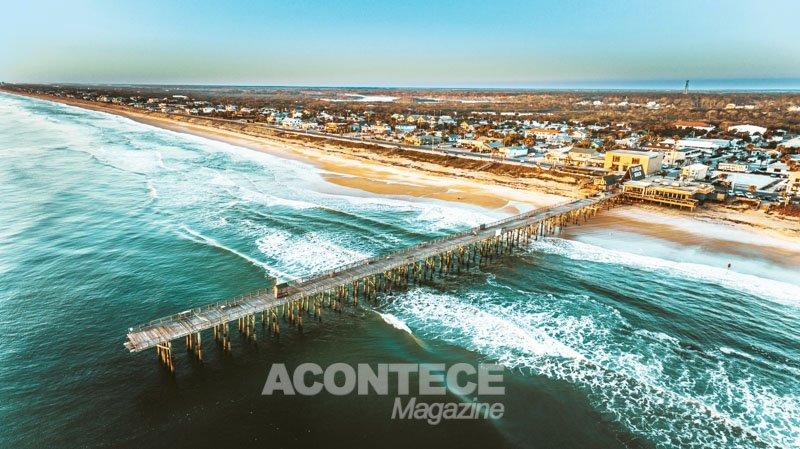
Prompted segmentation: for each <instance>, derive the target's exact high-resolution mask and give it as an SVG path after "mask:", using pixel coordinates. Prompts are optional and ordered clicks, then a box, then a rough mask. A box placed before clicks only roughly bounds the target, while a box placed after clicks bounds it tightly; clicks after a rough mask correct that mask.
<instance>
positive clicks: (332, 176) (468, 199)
mask: <svg viewBox="0 0 800 449" xmlns="http://www.w3.org/2000/svg"><path fill="white" fill-rule="evenodd" d="M0 92H6V93H8V94H11V95H17V96H21V97H30V98H36V99H39V100H44V101H52V102H56V103H61V104H66V105H69V106H73V107H79V108H83V109H88V110H93V111H99V112H105V113H109V114H113V115H117V116H121V117H125V118H128V119H130V120H133V121H136V122H138V123H142V124H145V125H150V126H155V127H158V128H162V129H166V130H170V131H174V132H178V133H184V134H190V135H194V136H198V137H202V138H206V139H211V140H215V141H219V142H224V143H228V144H231V145H235V146H239V147H244V148H247V149H251V150H254V151H261V152H265V153H268V154H272V155H275V156H278V157H282V158H288V159H293V160H299V161H302V162H305V163H309V164H312V165H314V166H315V167H318V168H320V169H322V170H323V171H324V173H323V177H324V179H325V180H326V181H327V182H330V183H332V184H334V185H337V186H340V187H346V188H353V189H357V190H361V191H364V192H367V193H371V194H376V195H388V196H406V197H414V198H420V199H426V198H427V199H435V200H441V201H448V202H456V203H463V204H468V205H471V206H477V207H480V208H483V209H485V210H487V211H491V212H495V213H498V212H499V213H503V214H507V215H513V214H516V213H519V212H522V211H525V210H530V209H534V208H537V207H542V206H547V205H550V204H554V203H558V202H560V201H563V200H566V199H569V198H580V197H583V196H584V194H583V193H582V192H581V191H580V189H579V188H578V186H576V185H570V184H567V183H563V182H556V181H550V180H542V179H535V178H514V177H509V176H501V175H496V174H490V173H486V172H478V173H470V172H468V171H467V170H464V169H458V168H452V167H446V166H443V165H438V164H435V163H429V162H420V161H413V160H410V159H405V160H403V159H402V158H393V157H391V156H386V155H383V154H379V153H375V152H370V150H368V149H361V148H352V147H347V146H343V145H336V144H335V143H333V142H332V141H331V142H318V141H313V142H307V141H304V140H301V139H298V138H290V137H282V136H278V135H276V131H273V130H271V129H268V128H265V127H260V126H256V127H255V129H256V130H257V132H258V134H253V133H250V132H244V131H242V130H236V129H230V127H223V126H214V125H219V124H218V123H216V122H213V121H210V120H208V119H205V118H202V117H198V118H197V119H196V120H195V119H194V118H187V117H183V116H169V115H166V114H162V113H151V112H142V111H134V110H130V109H129V108H123V107H120V106H116V105H111V104H97V103H94V102H89V101H85V100H78V99H71V98H62V97H51V96H47V95H36V94H27V93H18V92H14V91H8V90H2V89H0ZM198 122H200V123H198ZM203 122H209V123H203ZM212 123H213V125H212ZM231 126H233V125H231ZM241 127H244V128H247V130H248V131H250V130H251V128H253V127H252V126H247V124H241ZM635 207H636V208H637V209H640V210H641V215H642V216H647V215H650V217H649V218H651V219H653V218H657V217H653V216H652V215H654V214H660V215H661V216H662V217H663V218H664V219H665V220H669V219H670V217H672V218H675V217H680V218H682V219H684V220H688V221H686V223H687V224H691V222H695V224H697V225H698V226H702V224H704V223H705V224H709V223H710V224H719V225H723V226H725V227H728V228H730V229H735V230H738V231H745V232H752V233H756V234H759V235H762V236H764V237H767V238H769V239H776V240H781V241H784V242H785V243H786V244H787V245H788V246H794V245H792V244H795V245H796V244H797V242H798V239H800V220H797V219H792V218H782V217H778V216H770V215H766V214H764V213H763V212H759V211H755V210H744V211H742V210H734V209H731V208H728V207H725V206H721V205H706V206H704V207H703V208H699V209H697V210H696V211H694V212H686V211H681V210H675V209H668V208H664V207H657V206H652V205H641V204H637V205H636V206H635ZM631 210H632V209H631ZM659 222H660V221H652V222H651V223H652V225H653V226H658V224H659ZM664 231H665V232H668V231H669V227H665V229H664Z"/></svg>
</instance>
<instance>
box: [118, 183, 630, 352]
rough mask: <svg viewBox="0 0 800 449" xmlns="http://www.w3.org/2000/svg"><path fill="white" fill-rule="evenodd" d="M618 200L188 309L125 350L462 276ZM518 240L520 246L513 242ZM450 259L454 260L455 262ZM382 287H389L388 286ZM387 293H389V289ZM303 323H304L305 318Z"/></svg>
mask: <svg viewBox="0 0 800 449" xmlns="http://www.w3.org/2000/svg"><path fill="white" fill-rule="evenodd" d="M616 199H617V195H605V196H602V197H592V198H586V199H579V200H575V201H570V202H565V203H560V204H556V205H553V206H549V207H544V208H539V209H535V210H532V211H529V212H526V213H522V214H519V215H515V216H513V217H509V218H506V219H503V220H499V221H497V222H494V223H489V224H485V225H481V226H479V227H476V228H472V229H469V230H466V231H462V232H458V233H455V234H452V235H449V236H446V237H442V238H438V239H435V240H431V241H427V242H423V243H420V244H418V245H414V246H411V247H407V248H403V249H400V250H397V251H394V252H392V253H389V254H385V255H381V256H376V257H372V258H368V259H364V260H359V261H357V262H354V263H350V264H347V265H344V266H340V267H337V268H335V269H333V270H329V271H325V272H322V273H316V274H313V275H310V276H306V277H303V278H299V279H295V280H293V281H291V282H288V283H286V284H280V293H279V292H278V289H277V288H276V289H275V290H272V289H269V290H259V291H256V292H252V293H250V294H247V295H243V296H240V297H237V298H233V299H230V300H226V301H221V302H217V303H214V304H210V305H207V306H203V307H199V308H196V309H192V310H187V311H185V312H182V313H179V314H176V315H173V316H169V317H165V318H161V319H158V320H154V321H151V322H149V323H146V324H142V325H139V326H136V327H133V328H130V329H128V336H127V341H126V342H125V347H126V348H127V349H128V350H130V351H131V352H139V351H142V350H145V349H148V348H153V347H159V349H161V348H162V345H164V346H163V347H164V348H167V345H170V343H169V342H170V341H171V340H175V339H179V338H182V337H186V338H187V340H188V339H189V336H194V335H197V337H196V338H197V341H198V344H199V333H200V332H201V331H203V330H206V329H210V328H214V330H215V338H216V337H217V330H218V329H222V326H225V329H227V323H229V322H231V321H234V320H241V319H247V317H251V316H254V315H255V314H257V313H262V323H263V316H264V315H263V313H264V312H265V311H270V310H275V308H277V307H281V306H284V307H285V306H286V305H289V306H290V307H291V305H292V304H295V305H296V304H298V301H299V304H300V306H299V307H300V310H301V311H302V310H306V311H307V312H308V311H309V302H310V301H309V300H308V299H309V298H310V297H313V298H314V307H315V309H314V312H315V316H316V311H317V308H316V307H317V298H319V296H318V295H320V294H321V295H322V296H321V298H322V302H323V304H324V300H325V292H328V301H329V302H328V304H329V306H330V302H331V297H332V294H331V292H332V291H334V290H335V289H337V288H338V289H341V288H345V289H352V290H348V293H347V295H352V297H354V298H356V299H357V297H358V290H359V282H361V286H362V289H363V294H364V296H365V297H369V295H370V294H374V293H375V291H376V288H377V290H378V291H380V290H381V288H380V287H381V284H380V282H378V285H377V286H376V276H384V275H387V274H388V277H387V278H386V279H389V281H388V282H389V283H391V282H396V279H395V278H396V277H397V276H395V275H394V273H398V274H399V275H402V276H405V277H406V279H408V278H411V277H412V276H413V277H414V279H418V277H420V276H426V274H427V273H428V272H429V271H430V272H435V271H436V263H437V262H438V266H439V272H440V274H441V272H442V271H444V272H445V273H447V272H448V269H456V268H457V269H458V271H461V267H462V264H465V265H466V267H467V268H469V264H470V260H469V259H470V257H472V263H475V260H476V257H477V255H478V253H479V252H480V260H483V258H484V257H486V256H487V255H488V257H489V259H491V257H492V254H493V248H494V251H495V252H502V250H503V248H504V245H505V248H513V247H515V246H517V245H518V244H519V240H520V237H521V238H522V239H523V241H525V240H527V241H529V240H530V239H532V238H533V239H536V238H539V237H540V236H542V235H546V234H548V233H553V232H555V231H556V230H557V229H560V228H561V227H563V226H565V225H567V224H568V223H578V221H579V219H580V218H582V219H584V220H585V219H587V218H588V216H589V215H592V214H594V213H595V212H596V211H597V210H598V209H599V208H600V207H601V206H602V205H604V204H610V203H613V202H614V201H615V200H616ZM515 238H516V244H515V243H514V239H515ZM484 250H485V251H484ZM465 253H466V259H465V256H464V254H465ZM470 254H471V256H470ZM451 255H452V256H453V257H452V259H453V260H452V261H451V257H450V256H451ZM478 263H480V261H479V262H478ZM423 264H424V267H423ZM450 267H452V268H450ZM394 270H397V271H394ZM382 285H386V282H384V284H382ZM370 287H371V288H370ZM389 290H391V286H390V287H389ZM345 297H346V295H345ZM303 304H305V306H303ZM334 304H335V300H334ZM303 307H305V309H303ZM320 313H321V311H320ZM300 323H302V318H301V320H300ZM192 338H195V337H192ZM188 344H189V343H187V345H188ZM170 347H171V346H170Z"/></svg>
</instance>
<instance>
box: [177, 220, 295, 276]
mask: <svg viewBox="0 0 800 449" xmlns="http://www.w3.org/2000/svg"><path fill="white" fill-rule="evenodd" d="M180 229H181V230H182V231H183V232H180V231H179V232H178V235H180V236H181V237H184V238H188V239H189V240H192V241H193V242H195V243H200V244H204V245H208V246H213V247H215V248H219V249H221V250H223V251H227V252H229V253H231V254H234V255H236V256H238V257H241V258H242V259H244V260H246V261H248V262H250V263H251V264H253V265H255V266H257V267H259V268H262V269H263V270H264V271H266V272H267V273H268V274H269V275H270V276H272V277H275V278H279V279H284V280H287V279H293V276H290V275H288V274H286V273H283V272H281V271H278V270H276V269H275V268H273V267H271V266H269V265H267V264H265V263H264V262H261V261H260V260H258V259H255V258H253V257H250V256H248V255H247V254H244V253H242V252H239V251H236V250H235V249H233V248H231V247H229V246H226V245H223V244H222V243H220V242H218V241H217V240H215V239H213V238H211V237H208V236H206V235H203V234H202V233H200V232H199V231H195V230H194V229H192V228H190V227H188V226H186V225H183V226H181V227H180Z"/></svg>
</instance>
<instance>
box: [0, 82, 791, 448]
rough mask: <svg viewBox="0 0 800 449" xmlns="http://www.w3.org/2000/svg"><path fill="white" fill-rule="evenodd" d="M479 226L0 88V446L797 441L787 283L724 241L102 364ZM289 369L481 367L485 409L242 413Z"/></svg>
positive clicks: (310, 400)
mask: <svg viewBox="0 0 800 449" xmlns="http://www.w3.org/2000/svg"><path fill="white" fill-rule="evenodd" d="M499 216H501V214H499V213H498V212H496V211H489V210H484V209H480V208H477V207H471V206H467V205H463V204H453V203H446V202H441V201H434V200H421V199H415V198H410V197H401V196H392V197H387V196H378V195H372V194H367V193H365V192H362V191H359V190H354V189H349V188H345V187H339V186H335V185H332V184H330V183H327V182H326V181H325V179H324V172H323V171H322V170H321V169H319V168H316V167H314V166H312V165H309V164H306V163H303V162H301V161H297V160H288V159H283V158H280V157H278V156H274V155H270V154H266V153H261V152H257V151H253V150H250V149H244V148H239V147H236V146H233V145H230V144H227V143H221V142H216V141H211V140H207V139H204V138H201V137H196V136H191V135H186V134H180V133H176V132H172V131H167V130H162V129H158V128H154V127H152V126H148V125H144V124H140V123H137V122H134V121H131V120H129V119H126V118H121V117H117V116H113V115H109V114H105V113H101V112H94V111H87V110H83V109H79V108H75V107H71V106H66V105H62V104H58V103H53V102H47V101H42V100H35V99H29V98H23V97H18V96H13V95H8V94H0V336H2V337H0V423H2V425H0V447H8V448H11V447H14V448H38V447H137V448H138V447H168V446H173V447H174V446H175V445H180V446H187V447H189V446H191V447H231V446H233V445H246V447H253V446H271V447H308V446H311V445H326V446H331V447H340V446H348V447H365V446H373V447H398V448H400V447H402V448H408V447H477V446H481V447H530V448H625V447H628V448H723V447H724V448H762V447H780V448H793V447H794V448H797V447H800V384H799V383H798V382H797V379H798V378H799V377H800V333H798V329H800V267H798V266H796V265H795V264H792V263H781V262H780V261H776V260H773V259H769V258H767V257H765V256H763V255H762V254H761V253H760V252H759V251H756V250H751V249H749V248H750V247H749V246H748V245H747V242H742V241H739V242H738V243H737V242H732V243H731V245H730V248H727V249H726V248H725V247H724V246H723V247H720V246H719V245H714V246H711V245H703V244H702V242H701V243H698V244H689V245H687V244H677V243H675V242H673V241H671V240H669V239H666V238H659V237H658V236H653V235H644V234H643V233H637V232H633V231H631V230H625V229H608V228H604V227H602V226H587V227H585V228H583V229H581V228H580V227H576V228H570V229H569V232H567V233H565V234H563V235H560V236H556V237H553V238H548V239H545V240H543V241H539V242H535V243H533V244H532V245H530V246H529V247H528V248H525V249H524V250H523V251H520V252H519V253H517V254H515V255H511V256H508V257H504V258H501V259H500V260H498V261H497V262H496V263H494V264H492V265H489V266H485V267H482V268H480V269H479V270H472V271H471V272H469V273H466V274H462V275H460V276H453V277H449V278H445V279H441V280H437V281H436V282H435V283H434V284H432V285H429V286H424V287H414V288H411V289H409V290H407V291H401V292H397V293H394V294H392V295H386V296H384V297H383V298H382V301H381V303H380V304H378V305H370V304H365V305H364V307H360V308H357V309H354V308H348V309H347V310H346V311H345V312H344V313H342V314H340V315H337V316H332V315H326V317H325V319H324V321H323V322H322V323H319V324H309V325H307V326H306V327H305V328H304V329H303V332H302V333H301V332H298V331H297V330H296V329H292V328H290V327H288V326H284V327H283V328H282V330H281V335H280V338H279V339H278V338H275V337H274V336H267V335H266V333H265V332H263V331H261V329H260V328H257V333H258V343H257V345H250V344H245V343H243V342H242V341H240V340H238V339H237V338H235V335H234V338H232V341H233V351H232V354H231V355H225V354H223V353H222V352H221V351H218V350H217V348H216V347H214V346H213V345H212V344H209V343H206V347H205V349H206V350H205V357H204V363H203V364H202V365H201V364H198V363H196V362H194V361H193V360H192V358H191V357H190V356H189V355H188V354H186V353H184V352H183V351H182V350H181V348H180V344H179V343H180V342H174V343H173V344H174V345H175V347H176V348H178V349H177V350H175V363H176V369H177V371H176V374H175V376H174V377H172V376H170V375H169V374H168V373H165V372H164V370H163V369H162V367H160V366H159V364H158V362H157V360H156V355H155V353H154V351H145V352H143V353H138V354H129V353H128V352H127V351H126V350H125V348H124V347H123V346H122V343H123V341H124V339H125V334H126V330H127V329H128V328H129V327H131V326H133V325H136V324H139V323H142V322H146V321H148V320H151V319H154V318H159V317H161V316H165V315H171V314H174V313H177V312H180V311H183V310H187V309H190V308H192V307H196V306H201V305H204V304H207V303H210V302H213V301H216V300H221V299H225V298H229V297H233V296H235V295H239V294H243V293H247V292H249V291H252V290H256V289H262V288H268V287H271V286H272V285H273V284H274V283H275V281H276V279H291V278H293V277H297V276H302V275H306V274H310V273H313V272H316V271H319V270H324V269H328V268H333V267H335V266H337V265H340V264H344V263H348V262H351V261H355V260H358V259H360V258H364V257H368V256H374V255H380V254H383V253H386V252H389V251H392V250H393V249H397V248H399V247H402V246H406V245H411V244H415V243H418V242H422V241H425V240H427V239H431V238H435V237H439V236H443V235H447V234H448V233H451V232H454V231H459V230H463V229H467V228H469V227H472V226H475V225H477V224H480V223H483V222H488V221H493V220H495V219H497V218H498V217H499ZM716 238H719V235H717V236H716ZM751 238H752V236H751ZM731 261H732V262H733V263H732V265H733V266H732V268H731V269H728V268H727V263H729V262H731ZM232 327H235V324H234V325H233V326H232ZM234 333H235V332H234ZM204 341H206V342H213V340H212V338H211V336H210V335H206V336H204ZM304 362H313V363H317V364H320V365H322V366H327V365H330V364H333V363H339V362H343V363H348V364H359V363H366V364H373V365H374V364H379V363H445V364H448V365H450V364H454V363H469V364H473V365H474V364H478V363H498V364H501V365H503V366H504V367H505V373H504V386H505V388H506V394H505V395H504V396H502V397H501V398H500V401H501V402H503V403H504V406H505V414H504V416H503V418H501V419H498V420H468V421H444V422H442V423H441V424H439V425H436V426H432V425H430V424H427V423H426V422H424V421H416V420H405V421H398V420H392V419H390V416H391V412H392V404H393V399H394V398H393V397H391V396H378V395H367V396H355V395H351V396H344V397H339V396H333V395H327V394H321V395H317V396H308V397H302V396H281V395H273V396H263V395H262V394H261V391H262V388H263V386H264V382H265V380H266V377H267V372H268V369H269V367H270V365H271V364H273V363H285V364H286V365H287V366H297V365H299V364H300V363H304ZM460 399H464V398H458V397H456V396H454V395H452V394H448V395H447V396H446V398H445V400H448V401H457V400H460ZM467 400H468V398H467Z"/></svg>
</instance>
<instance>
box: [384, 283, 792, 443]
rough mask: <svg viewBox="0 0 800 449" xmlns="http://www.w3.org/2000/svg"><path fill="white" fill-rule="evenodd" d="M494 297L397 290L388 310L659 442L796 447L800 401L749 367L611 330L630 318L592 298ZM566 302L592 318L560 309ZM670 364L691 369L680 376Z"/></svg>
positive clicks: (654, 335)
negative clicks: (555, 384) (564, 390)
mask: <svg viewBox="0 0 800 449" xmlns="http://www.w3.org/2000/svg"><path fill="white" fill-rule="evenodd" d="M498 300H500V297H493V296H492V293H471V292H468V293H466V294H464V295H455V294H441V293H436V292H433V291H429V290H427V289H415V290H412V291H410V292H407V293H405V294H401V295H398V296H397V297H396V298H395V300H394V301H393V302H391V303H389V304H388V305H387V306H386V313H392V314H394V315H396V316H397V317H398V318H399V319H400V320H402V321H403V322H405V323H407V325H408V327H409V328H410V329H412V330H413V332H414V334H415V335H418V336H420V337H422V338H429V339H434V340H440V341H444V342H447V343H450V344H455V345H458V346H461V347H464V348H466V349H469V350H473V351H477V352H479V353H481V354H483V355H485V356H486V357H488V358H490V359H492V360H494V361H496V362H499V363H501V364H503V365H505V366H507V367H509V368H514V369H518V370H521V371H523V372H529V373H531V374H534V375H545V376H548V377H550V378H553V379H559V380H565V381H568V382H571V383H573V384H574V385H576V386H577V387H579V388H581V389H583V390H585V391H586V392H587V393H588V397H589V398H590V401H591V402H592V404H593V405H594V406H595V407H596V408H597V409H598V410H599V411H601V412H602V413H604V414H606V415H608V416H610V417H612V418H613V419H615V420H616V421H618V422H620V423H621V424H622V425H624V426H625V427H626V428H628V429H629V430H630V431H632V432H634V433H636V434H641V435H645V436H646V437H647V438H648V440H650V441H652V442H653V443H654V444H655V445H656V446H657V447H663V448H672V447H683V448H708V447H730V448H750V447H761V446H764V445H776V446H785V447H791V446H792V445H793V443H796V442H797V441H798V440H797V438H798V430H797V429H798V428H799V427H798V426H799V425H800V414H799V413H798V412H799V411H800V399H799V398H797V397H795V396H789V395H786V394H782V393H780V392H778V391H775V390H774V389H773V388H771V387H767V386H760V385H759V384H758V383H757V382H752V381H749V380H747V375H746V372H745V373H741V372H737V373H736V374H737V376H736V377H734V376H732V375H731V373H730V372H729V371H728V369H727V368H726V365H724V364H722V363H721V362H720V363H719V364H717V365H708V364H707V363H706V360H705V359H703V358H700V356H693V355H690V357H698V358H697V359H693V360H688V361H687V360H685V359H684V357H686V355H678V353H677V352H676V351H675V349H676V348H677V347H678V340H677V339H676V338H675V337H672V336H669V335H667V334H665V333H663V332H654V331H644V330H639V331H637V332H635V333H634V335H635V336H636V337H628V338H629V339H628V340H626V339H624V338H622V337H620V334H619V333H618V332H616V331H615V329H616V328H618V327H628V326H629V323H627V322H626V321H625V320H624V319H623V318H622V317H621V316H620V315H619V314H618V312H617V311H615V310H613V309H611V310H609V308H608V307H607V306H600V305H599V304H597V303H594V302H593V301H591V299H590V298H586V297H581V296H575V297H572V298H570V297H560V298H554V297H553V296H552V295H543V294H533V293H527V294H526V296H525V297H519V298H516V299H515V300H514V302H513V303H512V304H510V305H502V304H498V303H497V301H498ZM570 302H577V306H580V308H589V309H591V312H592V313H591V315H586V316H581V317H577V316H571V315H570V314H566V313H564V311H563V308H564V306H565V304H569V303H570ZM642 336H647V337H648V341H647V342H645V344H642V341H641V340H642V339H641V337H642ZM578 349H580V352H579V351H578ZM668 366H669V367H670V368H674V367H676V366H688V367H692V368H691V369H692V370H691V371H690V370H689V369H685V370H683V371H682V372H681V373H680V374H679V375H678V376H677V377H676V375H675V374H674V373H672V371H670V370H669V369H668V368H667V367H668ZM741 375H743V377H739V376H741ZM700 382H702V387H701V384H699V383H700ZM698 392H700V393H698Z"/></svg>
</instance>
